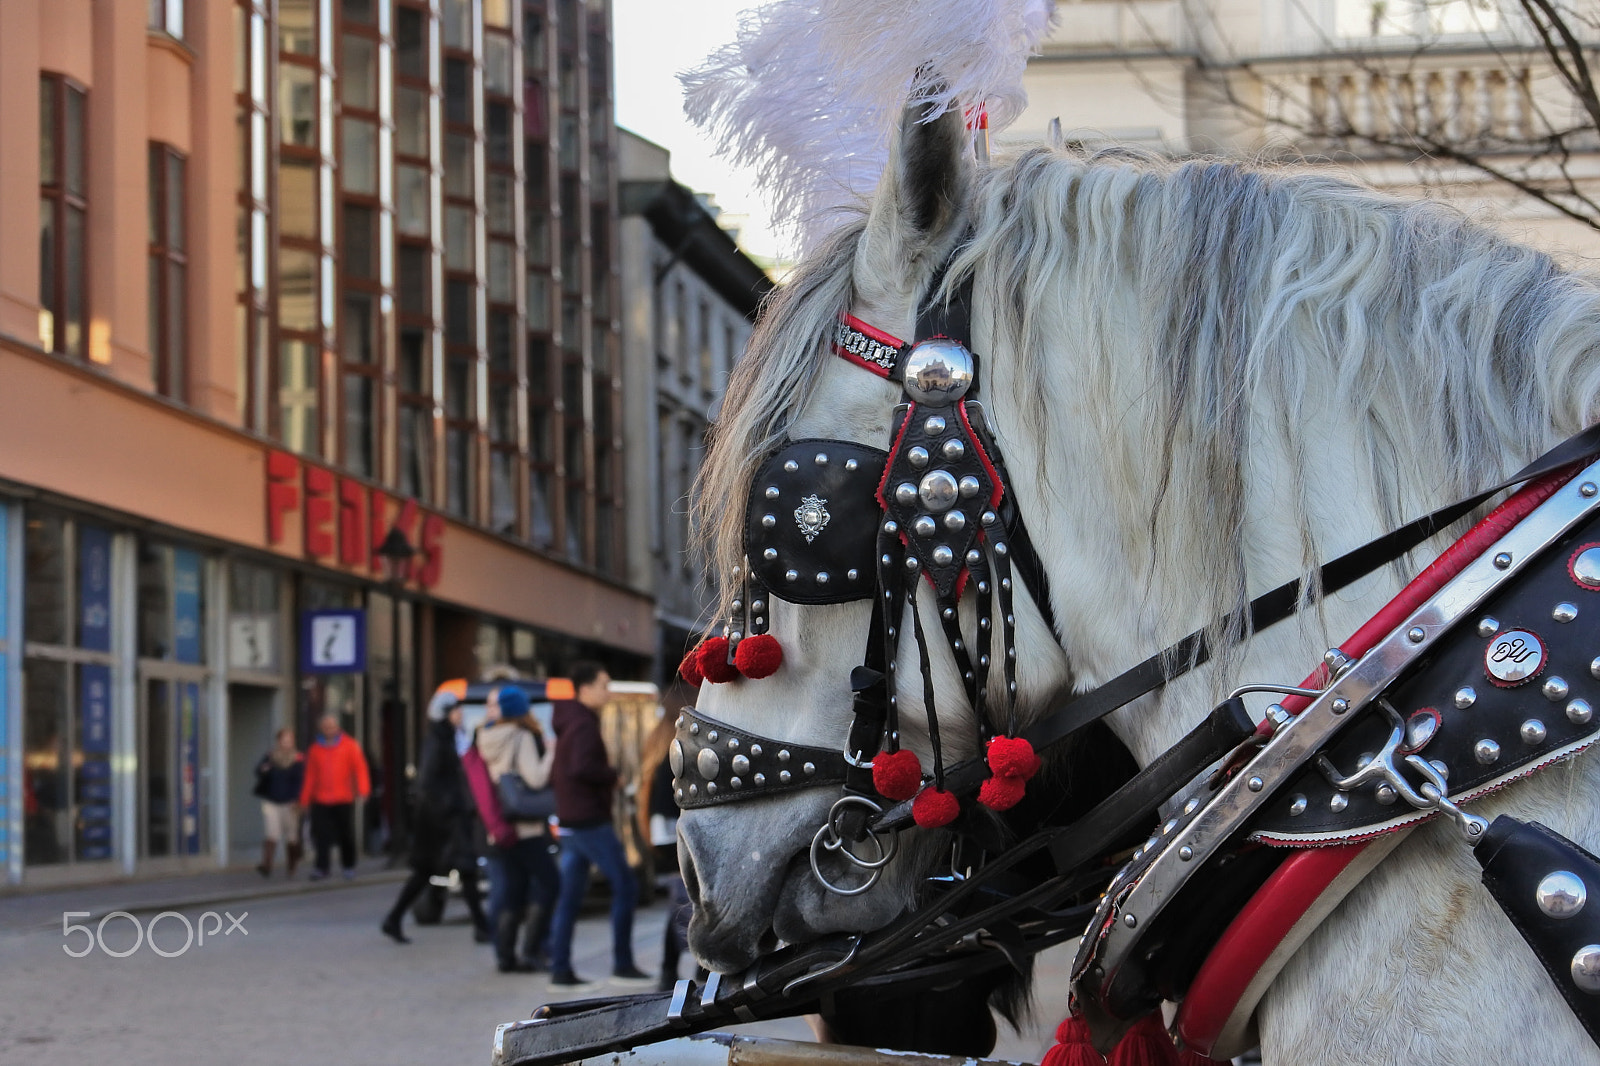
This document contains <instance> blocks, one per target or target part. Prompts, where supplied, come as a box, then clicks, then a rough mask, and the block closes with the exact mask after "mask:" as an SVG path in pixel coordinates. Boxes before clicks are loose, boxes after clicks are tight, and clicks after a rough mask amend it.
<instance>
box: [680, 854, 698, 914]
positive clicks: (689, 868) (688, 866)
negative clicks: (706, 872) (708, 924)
mask: <svg viewBox="0 0 1600 1066" xmlns="http://www.w3.org/2000/svg"><path fill="white" fill-rule="evenodd" d="M678 872H679V873H680V874H681V875H682V876H683V887H684V888H686V889H688V891H689V902H690V904H692V905H693V906H694V908H695V909H696V910H699V909H700V878H699V877H698V876H697V875H696V874H695V869H694V856H693V855H691V854H689V846H688V845H687V844H685V843H684V842H683V838H682V837H681V836H680V837H679V838H678Z"/></svg>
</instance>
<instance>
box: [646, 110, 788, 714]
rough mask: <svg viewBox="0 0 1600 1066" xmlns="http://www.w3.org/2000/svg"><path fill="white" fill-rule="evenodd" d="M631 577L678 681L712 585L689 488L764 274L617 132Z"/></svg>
mask: <svg viewBox="0 0 1600 1066" xmlns="http://www.w3.org/2000/svg"><path fill="white" fill-rule="evenodd" d="M618 132H619V135H620V138H621V143H620V145H619V161H620V162H619V170H620V172H621V178H622V180H621V184H620V186H619V197H620V204H621V212H622V219H621V230H622V264H623V274H622V292H623V302H624V308H625V311H624V315H623V323H622V345H623V353H624V354H623V361H624V365H625V367H626V376H627V381H628V387H627V390H626V393H625V403H626V415H625V417H626V420H627V422H628V424H629V425H630V426H632V427H634V429H635V431H636V432H637V433H638V437H637V439H638V441H639V446H638V447H635V448H632V449H631V450H630V451H629V454H628V459H627V464H626V470H627V474H626V484H627V487H628V494H629V497H630V498H632V499H637V500H639V501H640V502H641V504H642V505H643V512H642V514H641V515H640V516H639V520H637V521H635V522H634V523H632V524H631V525H630V527H629V530H628V543H629V553H628V554H629V559H630V568H631V571H630V576H631V579H632V580H633V581H634V583H636V584H638V585H639V586H640V587H643V588H648V589H649V590H650V592H651V595H652V596H653V597H654V599H655V624H656V647H657V657H656V663H657V665H656V670H657V677H656V679H655V680H656V682H657V683H658V684H659V685H660V686H661V687H662V688H663V690H665V689H666V688H667V687H668V686H669V685H671V684H672V682H673V679H674V677H675V675H676V672H677V667H678V662H679V660H681V659H682V658H683V654H684V651H685V650H686V649H687V648H688V647H689V646H690V645H692V644H694V643H695V642H697V641H698V640H699V638H700V636H701V634H702V633H703V632H704V630H705V628H706V626H707V624H708V623H709V622H710V621H712V619H710V618H709V617H708V615H707V612H708V611H709V609H710V604H711V590H710V588H709V587H708V586H707V584H706V581H705V572H704V569H703V567H702V566H701V565H699V561H698V560H696V559H695V558H694V557H693V556H692V554H691V552H690V550H689V515H688V501H689V493H690V489H691V487H692V485H693V484H694V478H695V475H696V474H698V473H699V470H700V462H701V460H702V458H703V457H704V453H705V436H706V430H707V429H708V428H709V426H710V424H711V422H712V420H713V419H714V417H715V414H716V409H717V406H718V405H719V404H720V403H721V402H722V396H723V393H724V392H725V391H726V389H727V384H728V372H729V370H730V369H731V368H732V366H733V363H734V361H735V360H737V359H738V358H739V356H740V355H741V354H742V353H743V351H744V347H745V343H746V342H747V341H748V340H749V337H750V330H751V328H752V323H754V321H755V318H756V312H757V310H758V309H759V307H760V304H761V300H762V298H763V297H764V296H766V294H767V293H768V292H770V291H771V289H772V281H771V280H770V279H769V278H768V276H767V274H766V272H765V271H764V270H763V269H762V268H761V267H760V266H759V265H757V264H756V263H755V262H753V261H751V259H750V258H749V257H748V256H746V255H745V254H744V253H743V252H741V251H740V250H739V248H738V246H737V244H736V243H735V242H734V239H733V237H732V236H731V235H729V234H728V233H727V232H725V231H724V230H723V229H721V228H720V227H719V226H718V225H717V216H716V214H715V212H714V209H712V208H710V207H709V206H708V205H707V204H706V203H704V202H702V201H701V200H700V199H698V198H697V197H696V196H695V195H694V194H693V193H691V192H690V191H689V190H688V189H686V188H684V187H683V186H682V185H679V184H678V183H677V182H675V181H673V180H672V174H671V168H670V160H669V158H668V153H667V151H666V149H664V148H661V147H660V146H659V145H655V144H652V143H651V142H649V141H647V140H645V139H644V138H642V137H638V136H636V135H635V134H632V133H629V132H628V131H627V130H620V131H618Z"/></svg>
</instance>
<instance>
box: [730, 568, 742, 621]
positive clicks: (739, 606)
mask: <svg viewBox="0 0 1600 1066" xmlns="http://www.w3.org/2000/svg"><path fill="white" fill-rule="evenodd" d="M733 576H734V577H735V578H737V577H738V576H739V571H737V570H735V571H734V572H733ZM732 606H733V609H734V610H735V611H739V610H743V609H744V601H743V600H741V599H735V600H734V601H733V605H732Z"/></svg>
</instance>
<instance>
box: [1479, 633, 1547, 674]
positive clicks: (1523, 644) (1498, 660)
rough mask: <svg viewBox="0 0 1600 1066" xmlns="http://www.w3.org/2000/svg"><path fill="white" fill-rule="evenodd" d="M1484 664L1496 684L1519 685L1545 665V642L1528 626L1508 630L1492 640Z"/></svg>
mask: <svg viewBox="0 0 1600 1066" xmlns="http://www.w3.org/2000/svg"><path fill="white" fill-rule="evenodd" d="M1483 667H1484V669H1485V670H1486V671H1488V673H1489V677H1490V678H1491V679H1493V680H1494V682H1495V683H1496V684H1500V685H1507V686H1510V685H1520V684H1522V682H1524V681H1526V680H1528V679H1529V678H1530V677H1533V676H1534V675H1535V674H1537V673H1538V672H1539V671H1540V669H1542V668H1543V667H1544V642H1543V641H1541V640H1540V639H1539V638H1538V637H1537V636H1535V635H1534V634H1533V633H1530V632H1529V631H1528V630H1526V629H1509V630H1507V631H1506V632H1504V633H1502V634H1500V635H1499V636H1498V637H1496V638H1495V639H1494V640H1493V641H1491V642H1490V644H1489V648H1488V650H1487V651H1485V652H1484V656H1483Z"/></svg>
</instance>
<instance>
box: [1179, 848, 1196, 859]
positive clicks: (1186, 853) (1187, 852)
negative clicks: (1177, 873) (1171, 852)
mask: <svg viewBox="0 0 1600 1066" xmlns="http://www.w3.org/2000/svg"><path fill="white" fill-rule="evenodd" d="M1178 858H1180V859H1182V860H1183V861H1184V862H1188V861H1189V860H1190V859H1192V858H1194V849H1193V848H1191V847H1190V846H1189V845H1187V844H1185V845H1184V846H1183V847H1181V848H1179V849H1178Z"/></svg>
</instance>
